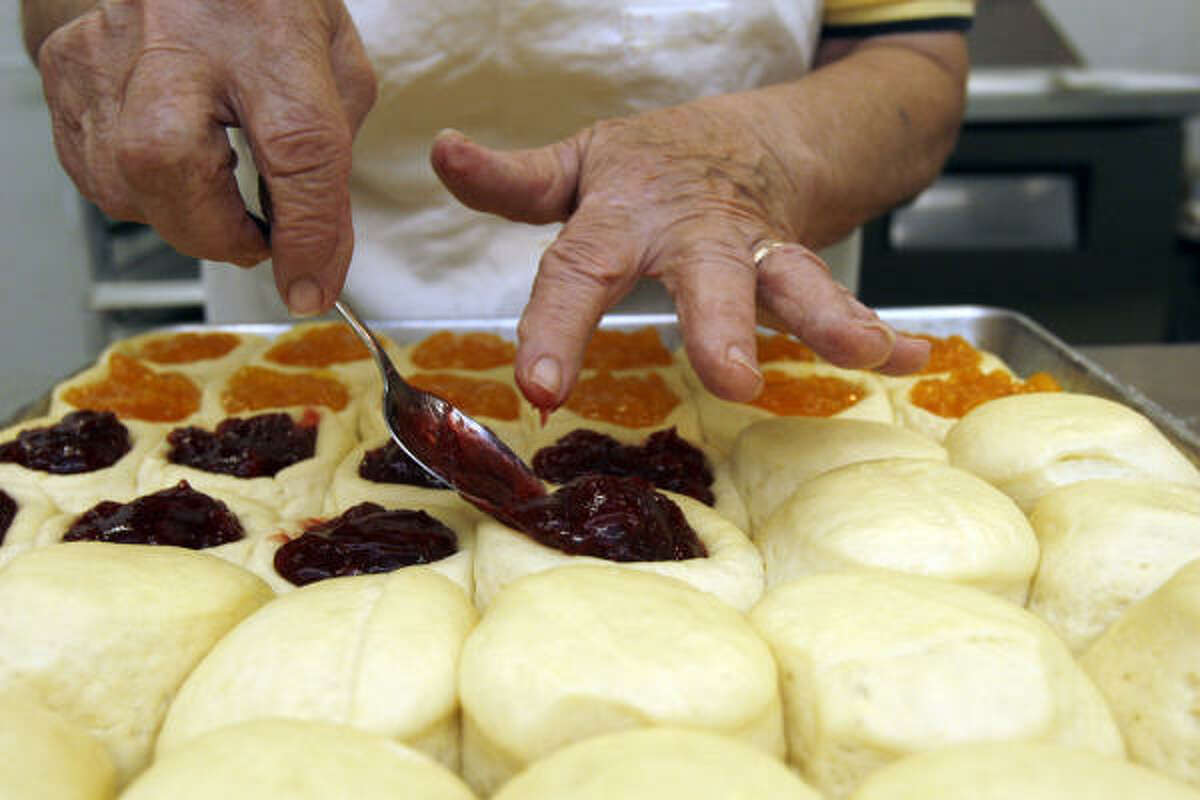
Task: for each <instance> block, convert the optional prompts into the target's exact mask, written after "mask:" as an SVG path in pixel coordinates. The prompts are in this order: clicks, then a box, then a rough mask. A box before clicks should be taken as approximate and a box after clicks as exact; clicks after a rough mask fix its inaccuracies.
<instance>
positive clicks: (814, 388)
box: [751, 369, 865, 417]
mask: <svg viewBox="0 0 1200 800" xmlns="http://www.w3.org/2000/svg"><path fill="white" fill-rule="evenodd" d="M864 394H865V392H864V390H863V387H861V386H859V385H858V384H856V383H851V382H850V381H847V380H843V379H841V378H835V377H833V376H831V375H807V376H805V377H802V378H798V377H795V376H793V375H788V374H787V373H786V372H780V371H779V370H776V369H768V370H764V371H763V390H762V393H761V394H759V396H758V397H757V398H755V399H754V400H752V401H751V405H755V406H758V407H759V408H761V409H764V410H765V411H770V412H771V413H772V414H778V415H780V416H788V417H832V416H833V415H834V414H837V413H839V412H841V411H845V410H846V409H847V408H850V406H852V405H854V404H855V403H857V402H858V401H859V400H861V399H862V398H863V395H864Z"/></svg>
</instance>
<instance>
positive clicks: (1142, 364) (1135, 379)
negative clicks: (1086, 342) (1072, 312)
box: [1076, 344, 1200, 435]
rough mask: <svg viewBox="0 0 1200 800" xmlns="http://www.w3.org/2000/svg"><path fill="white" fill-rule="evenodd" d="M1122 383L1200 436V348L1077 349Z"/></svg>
mask: <svg viewBox="0 0 1200 800" xmlns="http://www.w3.org/2000/svg"><path fill="white" fill-rule="evenodd" d="M1076 349H1077V350H1078V351H1079V352H1080V353H1082V354H1083V355H1084V356H1085V357H1087V358H1090V359H1091V360H1092V361H1095V362H1096V363H1097V364H1099V365H1100V366H1101V367H1103V368H1104V369H1106V370H1108V371H1109V372H1111V373H1112V374H1113V376H1115V377H1116V378H1117V379H1118V380H1119V381H1121V382H1122V383H1125V384H1128V385H1130V386H1134V387H1136V388H1137V389H1139V390H1141V391H1142V392H1144V393H1145V394H1146V395H1147V396H1148V397H1149V398H1150V399H1151V400H1154V401H1155V402H1156V403H1158V404H1159V405H1161V406H1162V407H1163V408H1165V409H1166V410H1167V411H1169V412H1171V413H1172V414H1174V415H1175V416H1177V417H1179V418H1180V419H1181V420H1183V421H1184V422H1185V423H1186V424H1187V425H1188V426H1189V427H1190V428H1191V430H1192V431H1193V432H1195V433H1196V434H1197V435H1200V344H1143V345H1103V346H1094V347H1077V348H1076Z"/></svg>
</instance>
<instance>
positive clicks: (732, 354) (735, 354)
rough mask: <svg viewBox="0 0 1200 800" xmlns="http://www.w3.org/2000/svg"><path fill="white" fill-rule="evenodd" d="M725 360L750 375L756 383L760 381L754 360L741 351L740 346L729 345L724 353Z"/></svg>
mask: <svg viewBox="0 0 1200 800" xmlns="http://www.w3.org/2000/svg"><path fill="white" fill-rule="evenodd" d="M725 358H726V359H728V360H729V361H732V362H733V363H734V364H737V365H738V366H739V367H741V368H742V369H744V370H746V371H747V372H749V373H750V374H752V375H753V376H754V379H755V380H756V381H759V382H761V381H762V373H761V372H760V371H759V369H758V366H757V365H756V364H755V363H754V359H753V358H751V357H750V354H749V353H747V352H746V351H745V350H743V349H742V346H741V345H737V344H731V345H729V349H728V350H726V351H725Z"/></svg>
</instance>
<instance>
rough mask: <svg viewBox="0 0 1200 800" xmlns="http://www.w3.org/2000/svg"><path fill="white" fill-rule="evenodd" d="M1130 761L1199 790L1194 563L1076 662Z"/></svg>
mask: <svg viewBox="0 0 1200 800" xmlns="http://www.w3.org/2000/svg"><path fill="white" fill-rule="evenodd" d="M1080 663H1081V664H1083V668H1084V669H1086V670H1087V672H1088V674H1089V675H1091V676H1092V678H1093V680H1095V681H1096V685H1097V686H1099V687H1100V690H1101V691H1102V692H1104V695H1105V697H1107V698H1108V703H1109V706H1110V707H1111V708H1112V711H1113V715H1114V716H1115V717H1116V719H1117V724H1118V725H1120V727H1121V733H1122V734H1124V736H1125V744H1126V746H1127V747H1128V748H1129V758H1130V759H1131V760H1133V761H1137V762H1138V763H1141V764H1145V765H1147V766H1149V767H1154V768H1155V769H1159V770H1162V771H1163V772H1165V773H1167V774H1168V775H1173V776H1175V777H1176V778H1179V779H1180V780H1183V781H1187V782H1188V783H1190V784H1191V785H1193V786H1200V717H1198V715H1197V701H1196V692H1197V687H1200V677H1198V676H1197V667H1196V665H1197V664H1200V561H1193V562H1191V563H1190V564H1188V565H1187V566H1186V567H1184V568H1183V569H1181V570H1180V571H1179V572H1177V573H1176V574H1175V575H1174V576H1173V577H1172V578H1171V579H1170V580H1168V581H1167V582H1166V583H1165V584H1163V585H1162V586H1161V587H1159V589H1157V590H1156V591H1154V592H1153V593H1151V594H1150V595H1149V596H1147V597H1146V598H1144V599H1143V600H1141V601H1139V602H1138V603H1135V604H1134V605H1133V606H1130V608H1129V610H1127V611H1126V612H1125V613H1124V614H1123V615H1121V617H1119V618H1118V619H1117V621H1116V622H1114V623H1113V624H1112V625H1110V626H1109V628H1108V630H1107V631H1105V632H1104V633H1103V634H1102V635H1101V636H1100V638H1099V639H1097V640H1096V641H1095V642H1094V643H1093V644H1092V646H1091V647H1089V648H1088V649H1087V650H1086V651H1085V652H1084V654H1083V656H1081V658H1080Z"/></svg>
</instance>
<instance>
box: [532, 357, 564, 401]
mask: <svg viewBox="0 0 1200 800" xmlns="http://www.w3.org/2000/svg"><path fill="white" fill-rule="evenodd" d="M529 380H530V382H531V383H533V385H534V386H537V387H538V388H539V389H541V390H542V391H544V392H545V393H546V394H548V395H550V396H551V397H554V398H557V397H558V392H559V389H561V388H562V368H560V367H559V366H558V361H557V360H555V359H553V358H551V357H550V356H542V357H541V358H539V359H538V360H537V361H535V362H533V368H532V369H531V370H529Z"/></svg>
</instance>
